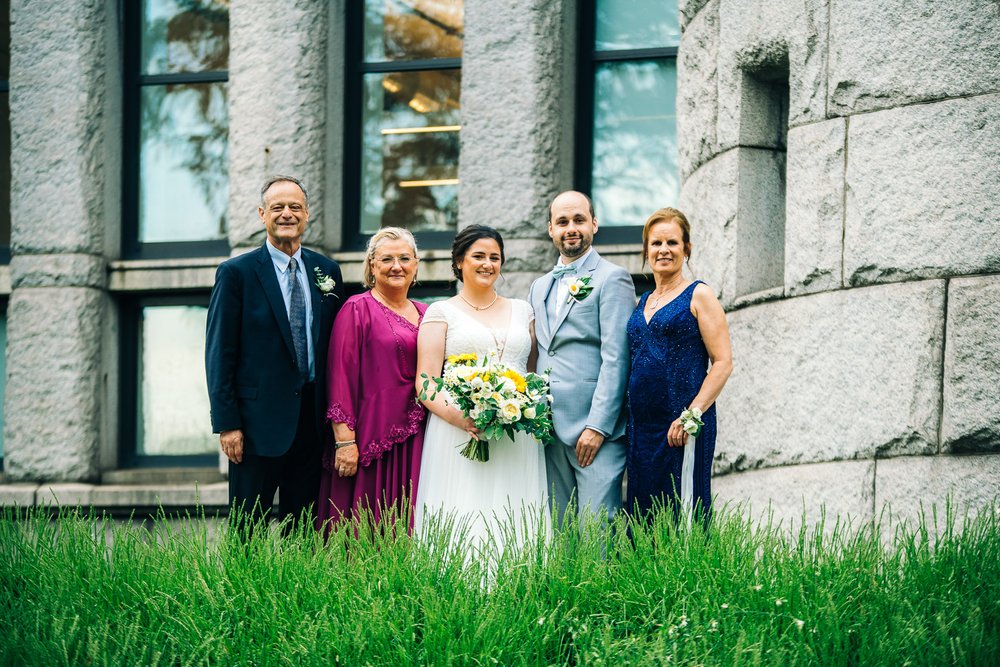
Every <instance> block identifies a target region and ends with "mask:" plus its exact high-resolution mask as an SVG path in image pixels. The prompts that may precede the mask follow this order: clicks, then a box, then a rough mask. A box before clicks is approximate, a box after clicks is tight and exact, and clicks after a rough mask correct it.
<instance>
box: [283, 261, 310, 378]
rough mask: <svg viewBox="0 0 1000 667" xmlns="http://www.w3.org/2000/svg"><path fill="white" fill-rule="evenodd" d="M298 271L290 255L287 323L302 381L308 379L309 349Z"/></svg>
mask: <svg viewBox="0 0 1000 667" xmlns="http://www.w3.org/2000/svg"><path fill="white" fill-rule="evenodd" d="M298 271H299V263H298V262H297V261H296V260H295V258H294V257H292V258H291V259H290V260H288V280H289V281H290V282H291V288H292V289H291V298H290V299H289V305H288V325H289V326H290V327H291V329H292V345H293V346H294V347H295V361H296V364H297V365H298V367H299V374H300V375H301V376H302V380H303V382H304V381H306V380H308V379H309V350H308V348H307V347H306V299H305V297H304V296H303V295H302V285H300V284H299V276H298Z"/></svg>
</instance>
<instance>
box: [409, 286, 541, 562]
mask: <svg viewBox="0 0 1000 667" xmlns="http://www.w3.org/2000/svg"><path fill="white" fill-rule="evenodd" d="M533 318H534V316H533V314H532V310H531V306H530V305H528V303H527V302H526V301H522V300H520V299H512V300H511V315H510V323H509V325H508V326H507V329H506V331H498V330H494V329H491V328H489V327H487V326H486V325H484V324H482V323H481V322H479V321H478V320H476V319H474V318H473V317H472V316H471V315H469V314H468V313H466V312H465V311H464V310H462V309H460V308H459V307H458V306H456V305H454V304H451V303H449V302H446V301H439V302H436V303H433V304H431V306H430V307H429V308H428V309H427V312H426V313H425V314H424V319H423V322H424V324H426V323H427V322H445V323H446V324H447V325H448V333H447V337H446V340H445V356H448V355H452V354H465V353H469V352H475V353H476V354H478V355H480V356H482V355H485V354H487V353H489V352H491V351H492V352H497V353H499V352H500V350H501V349H502V356H501V357H500V360H501V361H503V362H504V363H505V364H507V365H509V366H511V367H512V368H513V369H514V370H516V371H518V372H519V373H523V372H525V371H526V370H527V368H526V367H527V363H528V354H529V352H530V351H531V334H530V330H529V328H528V327H529V324H530V322H531V321H532V319H533ZM468 441H469V434H468V433H466V432H465V431H463V430H461V429H459V428H456V427H454V426H452V425H451V424H449V423H448V422H446V421H444V420H443V419H441V418H440V417H438V416H437V415H435V414H431V415H430V417H429V419H428V421H427V431H426V432H425V434H424V450H423V457H422V460H421V464H420V481H419V483H418V485H417V498H416V502H415V515H414V534H416V535H422V534H423V531H425V530H426V529H427V528H428V527H429V526H430V524H433V523H438V522H441V521H446V520H449V519H451V520H454V521H455V533H454V534H453V541H455V540H456V539H457V538H458V537H460V535H464V536H465V539H464V540H463V542H465V544H466V545H467V546H471V547H473V548H474V549H475V548H480V547H483V546H486V545H494V546H496V547H498V548H500V549H502V548H505V547H511V546H520V545H521V544H523V543H524V541H525V539H526V537H527V536H528V534H529V533H532V532H535V530H536V529H537V528H538V526H539V521H547V518H548V517H547V509H546V502H547V501H546V488H547V485H546V479H545V452H544V449H543V446H542V444H541V443H539V442H538V441H537V440H535V439H534V438H532V437H531V436H529V435H527V434H524V433H518V434H517V436H516V437H515V438H514V441H513V442H512V441H511V440H510V439H509V438H504V439H502V440H500V441H498V442H497V441H490V443H489V447H490V459H489V461H486V462H480V461H470V460H469V459H467V458H465V457H464V456H462V455H461V454H460V453H459V452H460V450H461V449H462V447H463V446H464V445H465V443H467V442H468ZM491 536H492V538H493V539H492V540H491V539H490V537H491ZM512 542H513V544H512Z"/></svg>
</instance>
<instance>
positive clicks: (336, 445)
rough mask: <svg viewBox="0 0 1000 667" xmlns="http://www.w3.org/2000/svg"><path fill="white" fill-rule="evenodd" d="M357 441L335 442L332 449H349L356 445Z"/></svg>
mask: <svg viewBox="0 0 1000 667" xmlns="http://www.w3.org/2000/svg"><path fill="white" fill-rule="evenodd" d="M357 442H358V441H357V440H337V441H335V442H334V443H333V448H334V449H343V448H344V447H350V446H351V445H355V444H357Z"/></svg>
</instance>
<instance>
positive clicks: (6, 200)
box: [0, 0, 10, 437]
mask: <svg viewBox="0 0 1000 667" xmlns="http://www.w3.org/2000/svg"><path fill="white" fill-rule="evenodd" d="M9 261H10V0H0V262H3V263H6V262H9ZM2 381H3V380H2V379H0V382H2ZM0 437H2V436H0Z"/></svg>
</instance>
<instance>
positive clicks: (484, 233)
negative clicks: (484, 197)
mask: <svg viewBox="0 0 1000 667" xmlns="http://www.w3.org/2000/svg"><path fill="white" fill-rule="evenodd" d="M479 239H493V240H494V241H496V242H497V245H498V246H500V265H501V266H502V265H503V263H504V262H505V261H507V258H506V257H505V256H504V254H503V237H502V236H500V232H498V231H497V230H495V229H493V228H492V227H487V226H486V225H469V226H468V227H466V228H465V229H463V230H462V231H460V232H459V233H458V234H456V235H455V240H454V241H452V244H451V270H452V272H453V273H454V274H455V278H457V279H458V280H459V281H461V280H462V270H461V269H459V268H458V265H459V264H461V263H462V260H463V259H465V253H467V252H468V251H469V248H471V247H472V244H473V243H475V242H476V241H478V240H479Z"/></svg>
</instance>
